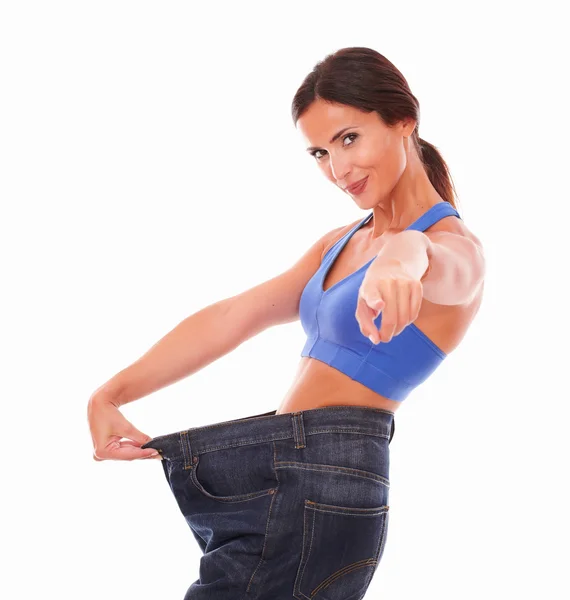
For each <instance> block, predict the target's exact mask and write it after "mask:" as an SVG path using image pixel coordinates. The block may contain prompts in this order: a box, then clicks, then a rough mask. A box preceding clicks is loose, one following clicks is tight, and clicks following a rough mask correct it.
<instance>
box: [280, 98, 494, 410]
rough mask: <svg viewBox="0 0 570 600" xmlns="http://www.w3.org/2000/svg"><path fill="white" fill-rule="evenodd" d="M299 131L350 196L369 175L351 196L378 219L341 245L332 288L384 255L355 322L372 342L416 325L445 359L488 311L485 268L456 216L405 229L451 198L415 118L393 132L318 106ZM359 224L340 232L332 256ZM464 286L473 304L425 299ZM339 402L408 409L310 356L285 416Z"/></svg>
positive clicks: (378, 122) (375, 121)
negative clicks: (419, 144) (419, 146)
mask: <svg viewBox="0 0 570 600" xmlns="http://www.w3.org/2000/svg"><path fill="white" fill-rule="evenodd" d="M297 127H298V129H299V131H300V133H301V135H302V138H303V142H304V145H305V147H306V148H307V151H309V152H310V153H311V154H314V160H315V162H316V164H317V166H318V168H319V169H320V170H321V172H322V173H323V175H324V176H325V177H326V178H327V179H328V180H329V181H330V182H331V183H332V184H333V185H335V186H337V187H339V188H341V189H343V190H345V188H346V187H347V186H349V185H351V184H353V183H355V182H357V181H359V180H360V179H362V178H364V177H367V176H368V182H367V186H366V189H365V190H364V192H362V193H360V194H357V195H352V194H350V192H348V191H345V193H347V194H349V195H350V197H351V199H352V201H353V202H354V203H355V204H356V205H357V206H358V207H359V208H361V209H362V210H364V211H367V212H370V211H371V210H372V212H373V218H372V219H371V220H370V222H369V223H368V224H367V225H366V226H364V227H362V228H361V229H360V230H359V231H357V232H356V233H355V234H354V235H353V237H352V238H351V239H350V240H349V242H348V244H347V245H346V246H345V247H344V248H343V250H342V252H341V253H340V255H339V256H338V257H337V259H336V261H335V263H334V264H333V266H332V268H331V269H330V270H329V271H328V274H327V276H326V279H325V282H324V289H325V290H327V289H329V288H330V287H332V286H333V285H334V284H335V283H337V282H338V281H340V280H342V279H344V278H345V277H346V276H347V275H349V274H350V273H351V272H353V271H355V270H357V269H358V268H359V267H360V266H362V265H363V264H364V263H365V262H367V260H370V259H372V258H374V256H376V258H375V259H374V261H373V262H372V264H371V265H370V267H369V268H368V270H367V271H366V275H365V277H364V280H363V282H362V285H361V287H360V289H359V297H358V304H357V310H356V315H355V317H356V319H357V321H358V323H359V326H360V330H361V332H362V333H363V335H366V336H367V337H368V336H372V337H371V340H372V341H373V342H374V343H381V342H388V341H390V340H391V339H392V337H393V336H394V335H398V334H399V333H400V332H401V331H402V330H403V329H404V328H405V327H406V326H407V325H409V324H410V323H412V322H413V323H414V324H415V326H417V327H418V328H419V329H420V330H421V331H422V332H423V333H424V334H426V335H427V336H428V337H429V338H430V339H431V340H432V341H433V342H434V343H435V344H437V345H438V346H439V347H440V348H441V349H442V350H443V351H444V352H446V353H449V352H451V351H452V350H453V349H454V348H455V347H456V346H457V345H458V343H459V342H460V340H461V339H462V337H463V335H464V334H465V332H466V330H467V328H468V326H469V324H470V322H471V321H472V319H473V318H474V316H475V314H476V312H477V310H478V308H479V305H480V301H481V296H482V285H481V283H480V282H481V280H482V272H483V262H482V259H481V260H478V259H477V260H475V259H474V256H475V252H474V249H475V248H476V247H480V242H479V240H478V239H477V238H476V236H474V235H473V234H472V233H471V232H470V231H469V230H468V229H467V228H466V226H465V224H464V223H463V222H462V221H461V220H460V219H457V218H456V217H454V216H450V217H444V218H443V219H441V220H440V221H439V222H437V223H435V224H434V225H432V226H431V227H429V228H428V230H426V232H418V231H413V230H408V231H403V230H404V229H405V228H406V227H407V226H408V225H410V224H411V223H412V222H413V221H415V220H416V219H417V218H419V217H420V216H421V215H422V214H424V213H425V212H426V211H427V210H428V209H429V208H431V207H432V206H433V205H435V204H437V203H439V202H442V201H443V198H442V197H441V196H440V195H439V194H438V192H437V191H436V189H435V188H434V186H433V185H432V183H431V182H430V180H429V177H428V176H427V173H426V172H425V169H424V166H423V163H422V162H421V160H420V157H419V156H418V154H417V152H416V149H415V146H414V144H413V141H412V139H411V137H410V136H411V135H412V133H413V131H414V129H415V127H416V122H415V120H413V119H409V120H406V121H403V122H401V123H398V124H397V125H395V126H393V127H389V126H387V125H386V124H385V123H384V122H383V121H382V119H381V118H380V116H379V115H378V114H377V113H376V112H370V113H366V112H363V111H361V110H359V109H356V108H354V107H351V106H346V105H341V104H333V103H329V102H325V101H324V100H322V99H317V100H315V101H314V102H313V103H312V104H311V106H310V107H309V109H308V110H307V111H306V112H305V113H304V114H303V115H302V116H301V117H300V118H299V120H298V122H297ZM345 128H348V129H346V131H344V132H343V133H342V135H341V136H340V137H338V138H337V139H336V140H334V141H332V142H331V139H332V138H333V136H334V135H335V134H336V133H337V132H339V131H341V130H343V129H345ZM352 225H353V224H350V225H349V226H347V227H346V228H345V229H343V230H341V231H340V232H337V235H336V237H333V239H331V242H330V244H328V245H327V248H325V252H326V250H327V249H328V248H329V247H330V246H331V245H332V244H333V243H334V242H336V241H337V240H338V239H340V237H341V236H342V235H344V233H346V232H347V231H348V229H349V228H350V227H351V226H352ZM453 234H455V235H453ZM445 236H447V237H445ZM430 239H431V240H433V241H437V243H431V242H430ZM476 245H477V246H476ZM323 254H324V252H323ZM472 265H473V266H472ZM428 267H429V269H428ZM430 286H431V287H430ZM461 286H463V287H464V288H469V297H468V295H467V294H463V295H464V296H465V300H462V301H461V302H455V303H454V304H453V305H447V306H446V305H444V303H443V302H441V304H439V303H436V302H431V301H428V300H426V298H425V292H426V291H427V290H428V289H429V290H431V292H430V293H431V296H430V297H431V298H432V299H434V298H436V297H437V294H436V293H435V292H434V290H436V287H437V290H438V291H439V298H442V297H452V296H454V297H455V298H457V297H460V296H461V295H460V294H458V293H457V291H456V290H457V289H458V288H460V287H461ZM437 290H436V291H437ZM461 297H462V296H461ZM380 311H384V313H383V317H382V328H381V330H380V331H377V330H376V328H375V327H374V325H373V321H374V319H375V318H376V317H377V316H378V314H379V313H380ZM321 398H326V401H321V400H320V399H321ZM334 404H342V405H347V404H354V405H358V406H372V407H376V408H383V409H386V410H389V411H392V412H395V411H396V410H398V409H399V408H400V406H401V404H402V403H401V402H397V401H394V400H391V399H389V398H385V397H383V396H381V395H379V394H377V393H375V392H373V391H372V390H370V389H368V388H366V387H365V386H363V385H361V384H360V383H358V382H355V381H353V380H351V379H350V378H349V377H347V376H346V375H344V374H343V373H340V372H338V371H336V370H335V369H332V368H331V367H329V366H328V365H326V364H324V363H322V362H320V361H317V360H314V359H311V358H309V357H302V358H301V360H300V363H299V368H298V371H297V374H296V377H295V380H294V382H293V384H292V386H291V388H290V390H289V391H288V392H287V394H286V395H285V397H284V398H283V400H282V402H281V405H280V407H279V409H278V411H277V414H282V413H287V412H294V411H299V410H309V409H311V408H318V407H319V406H329V405H334Z"/></svg>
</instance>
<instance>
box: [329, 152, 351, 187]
mask: <svg viewBox="0 0 570 600" xmlns="http://www.w3.org/2000/svg"><path fill="white" fill-rule="evenodd" d="M329 165H330V169H331V175H332V177H334V179H335V180H336V182H337V183H338V182H339V181H346V179H347V176H348V174H349V173H350V164H349V163H348V161H347V160H346V158H345V159H343V158H342V157H341V156H336V157H333V155H332V154H331V157H330V161H329Z"/></svg>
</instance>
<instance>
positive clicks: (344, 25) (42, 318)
mask: <svg viewBox="0 0 570 600" xmlns="http://www.w3.org/2000/svg"><path fill="white" fill-rule="evenodd" d="M556 4H558V3H554V2H540V3H537V4H536V5H534V6H530V5H527V4H522V5H521V4H520V3H515V2H492V3H485V2H483V3H482V2H478V3H477V4H476V5H467V4H461V3H459V4H457V3H453V4H452V3H443V2H430V3H419V2H417V3H405V4H400V3H396V2H390V3H383V2H377V1H375V2H356V1H351V2H337V3H334V2H330V1H328V2H326V3H323V2H319V3H304V4H301V3H298V2H297V3H295V2H289V3H288V4H287V5H285V4H283V5H280V6H276V5H274V4H269V3H261V2H256V3H252V2H250V3H241V2H240V3H231V4H230V3H227V4H221V3H216V4H214V3H190V2H161V3H159V2H147V1H141V0H138V1H137V2H134V1H133V2H126V1H119V0H113V1H112V2H109V1H99V2H77V1H75V2H71V1H69V2H56V1H52V2H26V1H23V0H19V1H18V2H16V1H11V2H2V3H1V5H0V7H1V8H0V85H1V93H0V127H1V130H0V198H1V202H2V205H1V209H2V212H1V215H2V218H1V220H0V227H1V236H0V238H1V239H0V244H1V248H0V250H1V252H2V262H1V265H2V281H3V292H2V311H1V314H0V319H1V327H2V329H1V340H2V342H1V343H2V346H1V353H2V356H1V358H2V363H1V364H2V369H1V378H2V379H1V390H0V393H1V396H2V408H3V418H2V433H3V436H2V439H3V442H4V443H3V444H2V451H3V452H2V454H3V470H4V478H3V482H2V488H3V492H2V500H3V510H2V523H1V527H2V529H1V530H2V536H1V537H2V545H3V547H4V557H5V558H4V564H3V566H4V574H3V576H2V578H1V579H0V586H1V589H0V594H1V595H2V597H6V598H12V599H14V600H15V599H19V598H26V599H27V598H39V597H42V598H43V597H46V598H56V597H57V598H61V599H64V598H65V599H68V598H69V599H75V598H82V599H84V600H88V599H91V598H93V599H95V598H97V599H101V598H110V599H119V598H127V597H128V598H137V599H138V600H143V599H154V598H163V599H170V598H172V599H174V598H182V597H183V596H184V593H185V591H186V589H187V587H188V586H189V585H190V584H191V583H192V582H193V581H195V580H196V579H197V578H198V567H199V559H200V551H199V548H198V546H197V544H196V543H195V540H194V538H193V537H192V535H191V532H190V530H189V529H188V527H187V525H186V522H185V521H184V518H183V516H182V514H181V513H180V512H179V511H178V507H177V505H176V503H175V500H174V497H173V496H172V494H171V491H170V489H169V488H168V486H167V483H166V480H165V479H164V475H163V472H162V468H161V465H160V462H159V461H133V462H125V461H105V462H95V461H93V459H92V446H91V438H90V435H89V430H88V426H87V411H86V409H87V401H88V399H89V397H90V395H91V393H92V392H93V391H94V390H95V389H96V388H97V387H99V386H100V385H101V384H102V383H104V382H105V381H107V380H108V379H109V378H111V377H112V376H113V375H114V374H115V373H117V372H118V371H119V370H121V369H123V368H125V367H126V366H127V365H129V364H130V363H132V362H133V361H134V360H136V359H137V358H139V357H140V356H141V355H142V354H143V353H144V352H146V350H148V348H150V346H151V345H153V344H154V343H155V342H156V341H157V340H158V339H160V338H161V337H162V336H163V335H165V334H166V333H167V332H168V331H170V330H171V329H172V328H173V327H175V326H176V325H177V324H178V323H179V322H180V321H181V320H183V319H184V318H186V317H187V316H189V315H190V314H192V313H194V312H196V311H198V310H199V309H201V308H203V307H205V306H206V305H208V304H210V303H212V302H215V301H217V300H220V299H222V298H225V297H228V296H231V295H235V294H237V293H239V292H241V291H243V290H245V289H248V288H249V287H252V286H254V285H257V284H258V283H260V282H262V281H265V280H267V279H269V278H272V277H274V276H275V275H277V274H279V273H281V272H282V271H284V270H285V269H287V268H289V267H290V266H291V265H292V264H293V263H294V262H296V261H297V260H298V258H299V257H300V256H301V255H302V254H303V253H304V252H305V251H306V250H307V249H308V248H309V246H310V245H311V244H313V243H314V241H315V240H316V239H318V237H320V236H321V235H322V234H323V233H325V232H326V231H329V230H330V229H332V228H334V227H338V226H340V225H343V224H346V223H349V222H352V221H354V220H356V219H359V218H362V217H364V215H365V213H363V212H362V211H360V210H359V209H358V208H357V207H356V206H355V205H354V203H353V202H352V201H351V199H350V198H349V197H348V196H347V195H345V194H343V193H342V191H341V190H339V189H337V188H335V187H334V186H333V185H331V184H330V182H328V181H327V180H326V179H325V178H324V177H323V176H322V174H321V173H320V172H319V169H318V167H317V165H316V163H315V162H314V159H313V158H311V157H310V156H309V155H308V154H307V153H306V152H305V151H304V144H303V140H302V138H301V134H300V132H299V131H298V130H296V129H295V127H294V125H293V123H292V119H291V114H290V105H291V100H292V98H293V95H294V93H295V91H296V90H297V87H298V86H299V85H300V84H301V82H302V80H303V78H304V77H305V76H306V74H307V73H308V72H309V71H310V70H311V69H312V68H313V66H314V65H315V64H316V62H318V61H319V60H322V59H323V58H324V57H325V56H326V55H327V54H329V53H332V52H334V51H335V50H338V49H340V48H343V47H348V46H367V47H370V48H373V49H375V50H377V51H379V52H381V53H382V54H384V55H385V56H386V57H387V58H388V59H389V60H390V61H392V62H393V63H394V64H395V65H396V66H397V67H398V69H399V70H400V71H401V72H402V73H403V74H404V76H405V77H406V79H407V80H408V83H409V85H410V87H411V90H412V92H413V93H414V94H415V95H416V97H417V98H418V99H419V101H420V105H421V123H420V127H419V133H420V136H421V137H423V138H424V139H426V140H428V141H430V142H431V143H433V144H435V145H436V146H437V147H438V148H439V150H440V151H441V152H442V155H443V157H444V159H445V160H446V161H447V163H448V165H449V167H450V169H451V173H452V176H453V178H454V182H455V185H456V187H457V191H458V193H459V205H458V208H459V212H460V214H461V215H462V217H463V219H464V222H465V224H466V225H467V226H468V227H469V228H470V229H471V230H472V231H473V232H474V233H475V234H476V235H477V236H478V237H479V238H480V239H481V240H482V242H483V245H484V247H485V252H486V257H487V278H486V286H485V296H484V301H483V305H482V308H481V310H480V312H479V314H478V315H477V317H476V319H475V321H474V322H473V324H472V326H471V328H470V330H469V331H468V333H467V335H466V337H465V338H464V340H463V342H462V344H461V345H460V346H459V348H458V349H457V350H456V351H455V352H453V353H452V354H450V355H449V356H448V358H447V359H446V361H445V362H444V364H443V365H442V366H441V367H440V368H439V369H438V371H436V373H435V374H434V375H433V376H432V377H431V378H430V379H429V380H428V381H427V382H426V383H424V384H423V385H422V386H421V387H420V388H418V389H416V390H415V391H414V392H413V393H412V394H411V396H410V397H408V399H407V400H406V401H405V405H403V406H402V407H401V408H400V410H399V411H398V413H397V415H396V434H395V437H394V441H393V442H392V444H391V445H390V452H391V490H390V525H389V533H388V539H387V545H386V548H385V551H384V556H383V558H382V561H381V564H380V566H379V568H378V571H377V573H376V575H375V577H374V579H373V581H372V583H371V586H370V588H369V592H368V594H367V597H369V598H378V597H381V598H387V599H390V600H397V599H402V600H403V599H409V598H434V599H437V600H444V599H450V600H451V599H453V600H455V599H457V598H461V599H462V600H467V599H471V598H473V599H475V598H477V599H480V598H489V599H499V598H500V599H502V598H538V597H541V598H549V599H558V598H567V597H568V594H569V590H568V585H567V578H566V577H564V576H563V573H564V572H565V570H566V569H567V566H568V545H567V540H568V534H569V533H570V532H569V527H568V518H567V513H568V503H569V500H570V497H569V496H568V494H567V491H566V490H567V477H568V466H567V463H568V441H567V440H568V434H567V431H568V420H569V417H570V413H569V410H568V401H569V400H570V394H569V393H568V387H567V384H566V379H567V376H568V371H569V370H568V360H567V359H568V354H569V353H568V346H567V344H568V334H569V332H568V326H567V302H568V296H567V295H564V294H563V290H564V289H565V285H566V283H567V278H568V267H567V259H568V242H567V240H568V234H567V223H568V217H569V216H570V214H569V210H568V202H569V194H568V186H567V172H566V174H565V173H564V170H565V169H567V163H568V150H567V147H568V134H569V131H568V129H569V128H568V117H567V112H568V105H569V101H570V98H569V94H568V78H567V73H568V65H567V56H568V47H567V46H566V47H565V46H564V42H563V40H564V39H565V38H566V33H567V31H566V26H565V23H564V22H563V19H562V15H561V14H560V13H559V12H557V10H555V9H554V6H555V5H556ZM523 6H524V8H523ZM252 182H255V183H252ZM304 339H305V338H304V334H303V331H302V328H301V325H300V323H299V322H298V321H297V322H294V323H290V324H286V325H283V326H279V327H275V328H272V329H270V330H267V331H265V332H263V333H262V334H261V335H259V336H257V337H255V338H253V339H251V340H248V341H247V342H245V343H244V344H243V345H241V346H240V347H239V348H238V349H236V350H235V351H234V352H232V353H231V354H229V355H227V356H224V357H222V358H221V359H220V360H218V361H217V362H215V363H213V364H211V365H209V366H208V367H206V368H204V369H203V370H201V371H200V372H198V373H196V374H195V375H194V376H192V377H189V378H187V379H185V380H183V381H181V382H179V383H177V384H176V385H172V386H170V387H168V388H165V389H163V390H160V391H159V392H156V393H154V394H151V395H149V396H147V397H145V398H142V399H140V400H138V401H136V402H133V403H131V404H129V405H127V406H125V407H123V414H125V416H126V417H127V418H128V419H129V420H130V421H132V422H133V423H134V424H135V425H136V426H137V427H138V428H139V429H141V430H142V431H143V432H144V433H146V434H148V435H150V436H157V435H161V434H165V433H170V432H174V431H179V430H181V429H187V428H189V427H197V426H200V425H206V424H211V423H214V422H217V421H222V420H230V419H237V418H239V417H243V416H248V415H253V414H259V413H262V412H267V411H270V410H273V409H275V408H277V406H278V404H279V402H280V400H281V398H282V397H283V395H284V394H285V392H286V390H287V389H288V387H289V385H290V384H291V382H292V379H293V376H294V372H295V369H296V366H297V362H298V360H299V354H300V351H301V348H302V345H303V343H304ZM188 343H197V344H199V343H200V340H189V341H188ZM564 588H566V589H564Z"/></svg>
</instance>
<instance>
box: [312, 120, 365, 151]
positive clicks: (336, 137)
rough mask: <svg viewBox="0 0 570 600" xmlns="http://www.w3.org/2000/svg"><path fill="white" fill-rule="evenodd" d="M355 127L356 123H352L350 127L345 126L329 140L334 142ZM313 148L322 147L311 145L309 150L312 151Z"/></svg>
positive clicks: (330, 142)
mask: <svg viewBox="0 0 570 600" xmlns="http://www.w3.org/2000/svg"><path fill="white" fill-rule="evenodd" d="M353 127H355V125H351V126H350V127H345V128H344V129H341V130H340V131H337V132H336V133H335V134H334V135H333V136H332V138H331V139H330V141H329V144H332V143H333V142H334V141H335V140H337V139H338V138H339V137H340V136H341V135H342V134H343V133H344V132H345V131H348V130H349V129H352V128H353ZM313 150H320V148H319V147H318V146H309V147H308V148H307V152H312V151H313Z"/></svg>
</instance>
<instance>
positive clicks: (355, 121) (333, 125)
mask: <svg viewBox="0 0 570 600" xmlns="http://www.w3.org/2000/svg"><path fill="white" fill-rule="evenodd" d="M379 123H380V120H379V119H378V116H377V114H376V113H375V112H374V111H372V112H369V113H366V112H363V111H361V110H359V109H358V108H354V106H348V105H346V104H332V103H330V102H325V101H324V100H322V99H317V100H315V101H314V102H313V103H312V104H311V105H310V106H309V108H308V109H307V110H306V111H305V113H304V114H303V116H301V117H300V118H299V119H298V121H297V127H298V129H299V131H300V133H301V136H302V137H303V140H304V142H305V143H306V144H313V145H319V144H321V145H328V144H329V141H330V138H331V137H332V136H333V135H334V134H335V133H336V132H337V131H339V130H340V129H343V128H345V127H365V126H367V125H371V124H375V125H378V124H379Z"/></svg>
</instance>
